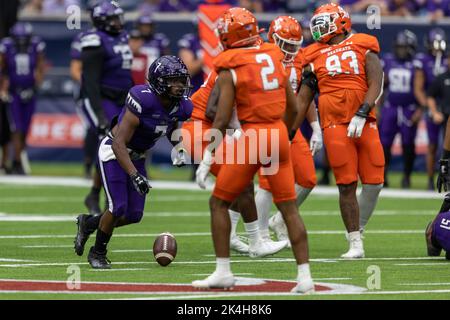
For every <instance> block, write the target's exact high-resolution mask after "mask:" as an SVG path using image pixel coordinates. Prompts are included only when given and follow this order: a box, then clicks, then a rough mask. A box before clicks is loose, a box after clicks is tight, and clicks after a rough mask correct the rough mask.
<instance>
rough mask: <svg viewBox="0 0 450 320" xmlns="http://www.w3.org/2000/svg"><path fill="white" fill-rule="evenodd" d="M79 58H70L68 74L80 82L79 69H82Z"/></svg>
mask: <svg viewBox="0 0 450 320" xmlns="http://www.w3.org/2000/svg"><path fill="white" fill-rule="evenodd" d="M82 68H83V67H82V65H81V61H80V60H75V59H74V60H72V61H70V76H71V78H72V79H73V80H75V81H76V82H78V83H80V82H81V69H82Z"/></svg>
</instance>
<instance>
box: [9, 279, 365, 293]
mask: <svg viewBox="0 0 450 320" xmlns="http://www.w3.org/2000/svg"><path fill="white" fill-rule="evenodd" d="M295 284H296V283H295V282H291V281H277V280H262V279H253V278H237V283H236V285H235V287H234V289H233V290H232V291H233V292H236V293H243V292H245V293H252V292H254V293H268V294H270V293H289V292H290V291H291V289H292V288H293V287H294V286H295ZM72 288H73V289H72ZM315 289H316V292H318V293H320V292H323V293H325V292H329V293H331V292H335V293H344V292H355V293H357V292H362V291H364V288H360V287H355V286H349V285H340V284H325V283H321V284H316V285H315ZM199 291H200V290H198V289H195V288H193V287H192V286H191V285H190V284H162V283H113V282H81V283H78V284H76V283H72V282H64V281H41V280H10V279H0V292H47V293H61V292H65V293H71V292H72V293H83V292H85V293H97V292H99V293H100V292H101V293H145V294H158V293H159V294H162V293H165V294H166V293H199ZM207 291H209V292H224V290H221V289H210V290H207Z"/></svg>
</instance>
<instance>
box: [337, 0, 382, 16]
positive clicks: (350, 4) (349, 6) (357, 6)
mask: <svg viewBox="0 0 450 320" xmlns="http://www.w3.org/2000/svg"><path fill="white" fill-rule="evenodd" d="M339 4H340V5H341V6H343V7H344V9H346V10H347V11H348V12H349V13H365V12H366V10H367V8H368V7H369V6H371V5H375V6H379V7H380V9H381V12H382V13H384V12H386V3H385V2H384V1H383V0H340V2H339Z"/></svg>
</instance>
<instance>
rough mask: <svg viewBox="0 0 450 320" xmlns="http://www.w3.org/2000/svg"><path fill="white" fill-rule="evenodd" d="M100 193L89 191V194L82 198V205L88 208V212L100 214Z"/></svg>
mask: <svg viewBox="0 0 450 320" xmlns="http://www.w3.org/2000/svg"><path fill="white" fill-rule="evenodd" d="M99 201H100V195H99V194H98V193H94V192H89V194H88V195H87V196H86V198H85V199H84V205H85V206H86V208H87V209H88V210H89V214H91V215H99V214H101V210H100V206H99V204H98V203H99Z"/></svg>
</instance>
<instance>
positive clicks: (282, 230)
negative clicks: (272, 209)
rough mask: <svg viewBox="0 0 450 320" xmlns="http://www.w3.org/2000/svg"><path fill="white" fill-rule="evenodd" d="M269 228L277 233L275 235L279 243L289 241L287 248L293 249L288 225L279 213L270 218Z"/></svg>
mask: <svg viewBox="0 0 450 320" xmlns="http://www.w3.org/2000/svg"><path fill="white" fill-rule="evenodd" d="M269 228H270V229H272V230H273V231H274V232H275V235H276V237H277V239H278V240H279V241H287V243H288V244H287V247H288V248H290V247H291V242H290V241H289V234H288V230H287V227H286V224H285V223H284V220H283V217H282V216H281V214H280V213H279V212H278V213H276V214H275V215H273V216H271V217H270V219H269Z"/></svg>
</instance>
